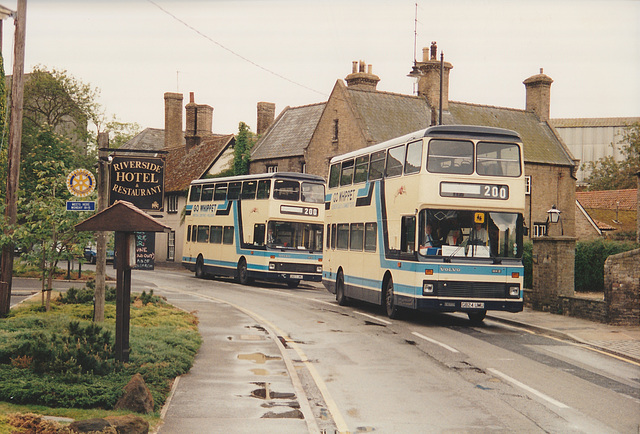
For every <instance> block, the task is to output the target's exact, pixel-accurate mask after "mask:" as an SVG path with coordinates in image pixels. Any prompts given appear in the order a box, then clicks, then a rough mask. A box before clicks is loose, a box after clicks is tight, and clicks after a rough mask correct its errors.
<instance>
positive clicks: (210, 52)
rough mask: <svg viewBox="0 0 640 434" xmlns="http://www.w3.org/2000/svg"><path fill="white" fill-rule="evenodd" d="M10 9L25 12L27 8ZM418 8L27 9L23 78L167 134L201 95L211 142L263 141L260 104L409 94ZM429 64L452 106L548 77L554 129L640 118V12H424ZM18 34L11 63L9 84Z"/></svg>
mask: <svg viewBox="0 0 640 434" xmlns="http://www.w3.org/2000/svg"><path fill="white" fill-rule="evenodd" d="M0 4H2V5H4V6H6V7H9V8H10V9H14V10H15V9H17V2H16V1H15V0H11V1H1V0H0ZM415 4H416V2H415V0H411V1H404V0H402V1H400V0H309V1H307V0H278V1H268V0H261V1H258V0H233V1H232V0H207V1H205V0H200V1H174V0H153V1H151V0H126V1H125V0H120V1H114V0H111V1H106V0H103V1H99V0H77V1H55V2H54V1H49V0H28V1H27V40H26V65H25V71H26V72H29V71H30V70H31V69H32V68H33V67H34V66H35V65H44V66H46V67H49V68H56V69H63V70H67V71H68V73H69V74H71V75H73V76H74V77H76V78H77V79H79V80H81V81H82V82H84V83H88V84H91V85H92V86H94V87H97V88H99V89H100V92H101V93H100V103H101V104H102V105H103V106H104V108H105V109H106V111H107V113H109V114H113V115H116V116H117V117H118V119H119V120H121V121H124V122H137V123H138V124H139V125H140V126H141V127H142V128H145V127H154V128H164V99H163V94H164V92H181V93H184V95H185V97H184V102H185V104H186V103H187V102H188V100H189V92H195V100H196V102H197V103H199V104H209V105H211V106H213V107H214V120H213V124H214V125H213V130H214V132H218V133H234V132H237V128H238V122H240V121H243V122H245V123H247V124H248V125H249V126H250V127H251V129H252V130H253V131H255V127H256V103H257V102H258V101H269V102H273V103H276V114H278V113H280V112H281V111H282V110H283V109H284V108H285V107H286V106H299V105H305V104H312V103H317V102H322V101H326V100H327V98H328V95H329V93H330V92H331V89H332V88H333V86H334V84H335V82H336V80H338V79H344V77H345V76H346V75H347V74H349V73H350V72H351V62H352V61H356V60H364V61H365V62H366V63H367V64H371V65H373V73H374V74H376V75H378V76H379V77H380V79H381V81H380V82H379V84H378V90H383V91H388V92H396V93H402V94H411V93H412V91H413V83H412V80H411V79H410V78H408V77H406V75H407V74H408V73H409V72H410V70H411V66H412V63H413V59H414V22H415V16H416V6H415ZM417 18H418V24H417V47H418V50H417V51H418V54H417V57H418V60H420V59H421V57H422V47H428V46H429V45H430V43H431V41H437V43H438V48H439V49H442V50H443V51H444V55H445V60H446V61H447V62H450V63H451V64H452V65H453V70H452V71H451V77H450V91H449V96H450V99H451V100H454V101H463V102H469V103H477V104H488V105H494V106H500V107H511V108H516V109H523V108H524V104H525V92H524V85H523V84H522V81H523V80H524V79H526V78H528V77H530V76H532V75H535V74H537V73H538V72H539V70H540V68H544V73H545V74H547V75H549V76H550V77H551V78H552V79H553V80H554V83H553V85H552V87H551V117H556V118H557V117H619V116H640V1H637V0H626V1H616V0H600V1H595V0H594V1H589V0H549V1H547V0H528V1H512V0H446V1H445V0H439V1H431V0H429V1H425V0H421V1H418V8H417ZM13 32H14V26H13V20H12V19H8V20H5V24H4V38H3V40H4V42H3V45H4V46H3V47H2V48H3V54H4V57H5V70H6V73H7V74H11V68H12V64H13V61H12V58H13Z"/></svg>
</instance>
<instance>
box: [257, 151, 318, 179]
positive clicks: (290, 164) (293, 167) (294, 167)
mask: <svg viewBox="0 0 640 434" xmlns="http://www.w3.org/2000/svg"><path fill="white" fill-rule="evenodd" d="M303 165H304V159H303V158H302V156H294V157H288V158H272V159H270V160H260V161H252V162H251V164H250V165H249V173H251V174H254V173H267V166H277V167H278V172H297V173H300V172H302V166H303ZM307 172H308V170H307ZM322 176H327V175H326V173H325V174H323V175H322Z"/></svg>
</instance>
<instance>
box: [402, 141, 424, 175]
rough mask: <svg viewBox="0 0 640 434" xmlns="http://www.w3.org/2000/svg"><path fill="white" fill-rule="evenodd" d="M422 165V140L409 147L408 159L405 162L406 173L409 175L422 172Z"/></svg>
mask: <svg viewBox="0 0 640 434" xmlns="http://www.w3.org/2000/svg"><path fill="white" fill-rule="evenodd" d="M421 165H422V140H419V141H417V142H411V143H409V144H408V145H407V157H406V159H405V162H404V173H405V174H406V175H409V174H411V173H417V172H420V166H421Z"/></svg>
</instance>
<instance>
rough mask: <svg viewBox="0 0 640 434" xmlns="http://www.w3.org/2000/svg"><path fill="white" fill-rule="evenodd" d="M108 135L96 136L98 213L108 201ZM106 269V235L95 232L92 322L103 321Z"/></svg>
mask: <svg viewBox="0 0 640 434" xmlns="http://www.w3.org/2000/svg"><path fill="white" fill-rule="evenodd" d="M108 149H109V133H108V132H104V133H99V134H98V212H100V211H102V210H104V209H105V208H106V207H107V202H108V201H109V198H108V194H109V191H108V189H109V179H108V176H109V167H108V165H109V161H108V159H109V151H108ZM106 268H107V233H106V232H105V231H97V232H96V289H95V293H94V306H93V321H94V322H103V321H104V305H105V274H106Z"/></svg>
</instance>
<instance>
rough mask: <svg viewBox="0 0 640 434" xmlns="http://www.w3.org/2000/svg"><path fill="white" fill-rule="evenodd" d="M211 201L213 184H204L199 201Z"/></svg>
mask: <svg viewBox="0 0 640 434" xmlns="http://www.w3.org/2000/svg"><path fill="white" fill-rule="evenodd" d="M211 199H213V184H206V185H205V186H204V187H203V188H202V195H201V196H200V200H201V201H202V202H211Z"/></svg>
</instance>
